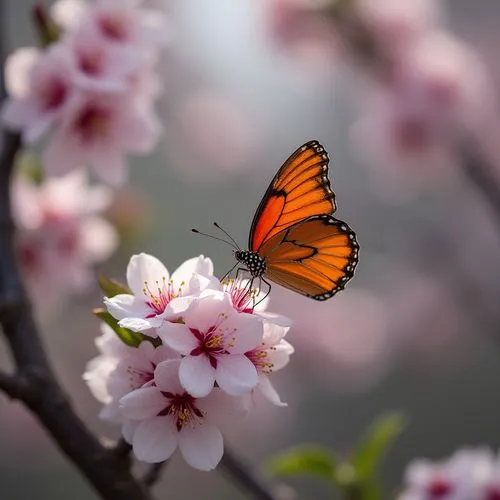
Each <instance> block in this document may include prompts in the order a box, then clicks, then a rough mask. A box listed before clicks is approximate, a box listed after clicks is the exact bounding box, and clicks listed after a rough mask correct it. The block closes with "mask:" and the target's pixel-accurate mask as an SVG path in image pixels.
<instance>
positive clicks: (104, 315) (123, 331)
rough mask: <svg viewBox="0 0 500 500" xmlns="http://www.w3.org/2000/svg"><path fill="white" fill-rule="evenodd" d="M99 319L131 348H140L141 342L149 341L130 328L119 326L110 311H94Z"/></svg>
mask: <svg viewBox="0 0 500 500" xmlns="http://www.w3.org/2000/svg"><path fill="white" fill-rule="evenodd" d="M92 312H93V313H94V314H95V315H96V316H97V317H98V318H99V319H101V320H102V321H104V323H106V324H107V325H109V326H110V327H111V328H112V329H113V331H114V332H115V333H116V334H117V335H118V337H120V340H121V341H122V342H123V343H124V344H127V345H129V346H131V347H138V346H139V345H140V343H141V342H143V341H144V340H147V337H146V336H145V335H143V334H142V333H138V332H133V331H132V330H129V329H128V328H123V327H121V326H120V325H119V324H118V320H117V319H115V318H114V317H113V316H111V314H109V312H108V311H106V310H104V309H94V310H93V311H92Z"/></svg>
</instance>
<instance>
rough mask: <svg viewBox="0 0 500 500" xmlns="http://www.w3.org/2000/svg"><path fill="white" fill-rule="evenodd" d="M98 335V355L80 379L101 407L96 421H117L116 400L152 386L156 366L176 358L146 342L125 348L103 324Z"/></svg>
mask: <svg viewBox="0 0 500 500" xmlns="http://www.w3.org/2000/svg"><path fill="white" fill-rule="evenodd" d="M101 332H102V335H101V336H100V337H98V338H97V339H96V346H97V348H98V350H99V351H100V353H101V354H100V355H99V356H97V357H96V358H94V359H92V360H91V361H89V363H88V364H87V368H86V371H85V373H84V374H83V379H84V380H85V382H87V385H88V386H89V389H90V391H91V392H92V394H93V396H94V397H95V398H96V399H97V400H98V401H99V402H101V403H103V404H104V407H103V409H102V410H101V413H100V415H99V416H100V418H102V419H103V420H110V421H115V422H120V421H121V420H122V418H121V414H120V412H119V408H118V406H119V400H120V398H122V397H123V396H125V395H126V394H128V393H129V392H131V391H133V390H135V389H138V388H140V387H145V386H150V385H152V384H153V380H154V370H155V368H156V366H157V365H158V364H159V363H160V362H161V361H164V360H167V359H175V358H177V357H178V356H177V354H176V353H175V352H174V351H172V350H171V349H170V348H168V347H167V346H164V345H160V346H157V347H154V346H153V344H151V342H147V341H145V342H141V344H140V345H139V346H138V347H130V346H127V345H126V344H124V343H123V342H122V341H121V340H120V339H119V338H118V336H117V335H116V334H115V332H114V331H113V330H112V329H111V328H110V327H109V326H107V325H106V324H102V325H101Z"/></svg>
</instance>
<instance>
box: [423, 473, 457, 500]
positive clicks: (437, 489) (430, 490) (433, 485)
mask: <svg viewBox="0 0 500 500" xmlns="http://www.w3.org/2000/svg"><path fill="white" fill-rule="evenodd" d="M452 491H453V485H452V484H451V483H450V482H449V481H448V480H446V479H444V478H442V477H437V478H435V479H434V480H433V481H431V482H430V483H429V485H428V486H427V494H428V495H429V500H438V499H441V498H445V497H446V496H448V495H449V494H450V493H451V492H452Z"/></svg>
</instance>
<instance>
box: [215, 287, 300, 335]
mask: <svg viewBox="0 0 500 500" xmlns="http://www.w3.org/2000/svg"><path fill="white" fill-rule="evenodd" d="M222 289H223V290H224V291H225V292H226V293H227V294H228V295H229V297H230V298H231V302H232V304H233V307H234V308H235V309H236V311H238V312H240V313H246V314H255V315H257V316H260V317H261V318H263V319H265V320H267V321H269V322H272V323H275V324H278V325H282V326H291V325H292V320H291V319H290V318H287V317H286V316H282V315H281V314H275V313H271V312H269V311H266V309H267V307H268V305H269V293H268V292H269V291H268V290H264V289H260V288H254V287H253V286H250V281H249V280H247V279H226V280H224V281H223V282H222Z"/></svg>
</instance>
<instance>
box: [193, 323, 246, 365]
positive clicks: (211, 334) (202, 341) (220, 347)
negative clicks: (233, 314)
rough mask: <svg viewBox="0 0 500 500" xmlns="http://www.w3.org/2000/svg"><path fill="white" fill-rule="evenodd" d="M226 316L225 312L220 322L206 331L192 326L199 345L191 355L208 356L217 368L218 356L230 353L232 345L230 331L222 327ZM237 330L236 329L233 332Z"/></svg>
mask: <svg viewBox="0 0 500 500" xmlns="http://www.w3.org/2000/svg"><path fill="white" fill-rule="evenodd" d="M226 318H227V316H226V315H225V314H221V316H220V320H219V322H218V324H216V325H213V326H211V327H210V328H209V329H208V330H207V331H206V332H200V330H197V329H196V328H190V331H191V333H192V334H193V335H194V336H195V337H196V339H197V340H198V346H197V347H195V348H194V349H193V350H192V351H191V353H190V354H191V356H201V355H204V356H207V357H208V359H209V361H210V364H211V365H212V367H213V368H217V358H218V357H219V356H223V355H226V354H229V352H228V351H227V349H228V348H231V347H232V343H231V339H230V338H228V332H225V331H222V329H221V328H220V325H221V324H222V322H223V321H224V320H225V319H226ZM235 332H236V330H234V331H233V332H231V333H235ZM233 340H234V337H233Z"/></svg>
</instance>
